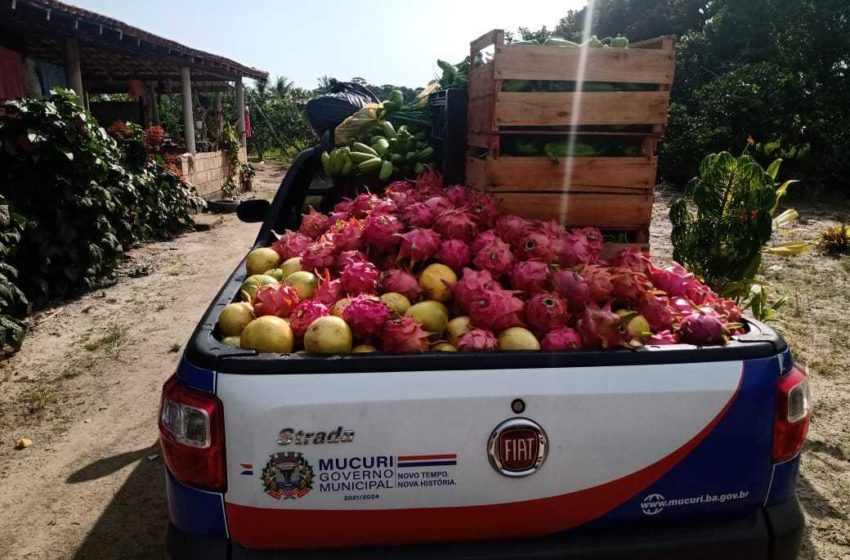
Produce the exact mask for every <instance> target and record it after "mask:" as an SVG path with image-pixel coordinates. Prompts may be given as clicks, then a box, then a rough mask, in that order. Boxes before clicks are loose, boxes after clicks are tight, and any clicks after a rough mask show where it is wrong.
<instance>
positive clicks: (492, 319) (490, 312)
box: [469, 288, 523, 332]
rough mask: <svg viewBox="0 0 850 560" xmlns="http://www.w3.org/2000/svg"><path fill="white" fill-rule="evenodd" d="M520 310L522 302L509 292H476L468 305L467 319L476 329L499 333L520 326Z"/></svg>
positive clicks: (501, 290) (499, 289)
mask: <svg viewBox="0 0 850 560" xmlns="http://www.w3.org/2000/svg"><path fill="white" fill-rule="evenodd" d="M522 310H523V303H522V300H520V299H517V297H516V296H515V295H514V293H513V292H511V291H509V290H503V289H501V288H496V289H491V290H477V291H476V292H475V294H474V295H473V298H472V302H471V303H470V305H469V317H470V318H471V319H472V324H473V325H475V326H476V327H481V328H485V329H489V330H491V331H493V332H501V331H503V330H505V329H507V328H509V327H519V326H522Z"/></svg>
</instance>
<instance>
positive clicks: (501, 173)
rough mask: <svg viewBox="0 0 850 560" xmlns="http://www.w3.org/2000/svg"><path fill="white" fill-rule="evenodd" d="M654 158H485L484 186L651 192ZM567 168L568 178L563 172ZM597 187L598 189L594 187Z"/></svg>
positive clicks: (520, 189)
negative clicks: (570, 160) (554, 159)
mask: <svg viewBox="0 0 850 560" xmlns="http://www.w3.org/2000/svg"><path fill="white" fill-rule="evenodd" d="M657 165H658V161H657V159H656V158H654V157H643V156H639V157H574V158H572V162H569V161H568V158H562V159H561V160H560V161H559V162H558V163H555V162H553V161H552V160H551V159H549V158H545V157H507V156H502V157H498V158H488V159H487V160H486V165H485V172H486V179H485V180H486V183H485V184H486V185H487V190H492V191H496V192H497V191H525V190H529V191H549V192H569V191H572V190H587V189H588V188H593V189H592V190H597V191H600V192H605V191H606V189H612V190H614V191H619V192H629V191H631V192H637V193H649V192H652V189H653V187H654V186H655V175H656V168H657ZM568 169H569V173H570V175H569V177H568V176H567V171H568ZM595 187H598V188H595Z"/></svg>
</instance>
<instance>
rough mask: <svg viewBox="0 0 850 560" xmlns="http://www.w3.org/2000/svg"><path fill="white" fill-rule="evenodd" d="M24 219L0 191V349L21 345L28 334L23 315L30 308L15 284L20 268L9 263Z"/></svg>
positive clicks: (19, 237) (18, 240) (16, 347)
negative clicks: (11, 210)
mask: <svg viewBox="0 0 850 560" xmlns="http://www.w3.org/2000/svg"><path fill="white" fill-rule="evenodd" d="M24 223H25V222H24V219H23V217H22V216H18V215H15V214H13V213H12V212H10V211H9V205H8V204H6V199H5V198H3V196H2V195H0V350H4V349H5V348H7V347H11V348H13V349H15V350H17V349H19V348H20V347H21V342H23V340H24V335H25V334H26V323H25V322H24V321H23V319H24V318H25V317H26V315H27V314H28V312H29V303H28V302H27V298H26V296H25V295H24V293H23V292H22V291H21V290H20V289H19V288H18V286H17V285H16V284H15V282H16V280H17V277H18V271H17V270H16V269H15V267H13V266H12V265H11V264H9V262H8V261H9V259H10V258H11V257H12V256H14V254H15V251H16V249H17V247H18V243H19V242H20V240H21V231H23V229H24Z"/></svg>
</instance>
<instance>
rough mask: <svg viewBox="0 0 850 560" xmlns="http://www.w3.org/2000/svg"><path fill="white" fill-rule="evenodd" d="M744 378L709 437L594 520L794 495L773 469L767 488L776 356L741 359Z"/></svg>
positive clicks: (722, 509) (701, 511)
mask: <svg viewBox="0 0 850 560" xmlns="http://www.w3.org/2000/svg"><path fill="white" fill-rule="evenodd" d="M743 367H744V378H743V380H742V383H741V388H740V391H739V393H738V397H737V398H736V400H735V402H734V403H733V405H732V407H731V408H730V409H729V411H728V412H727V413H726V415H725V416H724V418H723V420H721V421H720V423H719V424H718V425H717V427H716V428H715V429H714V431H712V432H711V433H710V434H709V435H708V437H706V438H705V440H704V441H703V442H702V443H701V444H700V445H699V447H697V448H696V449H695V450H693V451H692V452H691V454H690V455H688V456H687V457H685V458H684V459H683V460H682V462H681V463H679V464H678V465H677V466H676V467H674V468H673V469H672V470H670V472H668V473H667V474H666V475H665V476H664V477H663V478H661V479H660V480H658V481H657V482H656V483H654V484H652V485H650V486H649V487H648V488H645V489H644V490H642V491H640V492H638V493H637V494H636V495H635V496H634V497H633V498H632V499H630V500H628V501H627V502H625V503H624V504H623V505H621V506H620V507H618V508H616V509H614V510H612V511H611V512H609V513H608V514H606V515H605V516H603V517H602V518H600V519H599V520H597V521H596V522H595V523H596V524H597V525H601V526H610V525H616V524H622V523H623V522H624V521H626V520H637V519H641V520H644V521H645V522H652V523H665V522H671V521H676V522H683V521H685V520H686V519H689V518H690V519H699V518H706V517H711V516H728V515H729V512H730V511H732V510H739V511H744V510H751V509H753V508H755V507H761V506H762V505H763V504H764V502H765V498H766V497H767V494H768V491H769V492H770V494H771V496H787V495H788V494H789V493H793V486H794V480H793V478H791V477H788V476H783V475H784V474H785V472H784V469H783V470H782V472H780V471H779V470H777V473H776V476H774V481H773V485H772V486H771V488H770V490H769V489H768V486H769V485H770V478H771V473H772V471H773V465H772V463H771V461H770V457H771V452H772V445H773V421H774V409H775V398H776V380H777V378H778V377H779V374H780V372H779V360H777V358H776V357H775V356H774V357H771V358H760V359H755V360H746V361H745V362H743Z"/></svg>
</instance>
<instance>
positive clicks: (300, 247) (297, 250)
mask: <svg viewBox="0 0 850 560" xmlns="http://www.w3.org/2000/svg"><path fill="white" fill-rule="evenodd" d="M272 233H274V232H272ZM275 236H276V237H277V241H275V242H274V243H273V244H272V246H271V248H272V249H274V250H275V251H277V254H278V255H280V258H281V260H284V261H285V260H286V259H291V258H292V257H300V256H301V254H302V253H303V252H304V251H306V250H307V247H309V246H310V244H311V243H312V242H313V241H312V240H311V239H310V238H309V237H307V236H306V235H304V234H303V233H299V232H297V231H291V230H286V231H285V232H284V233H283V235H277V234H276V233H275Z"/></svg>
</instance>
